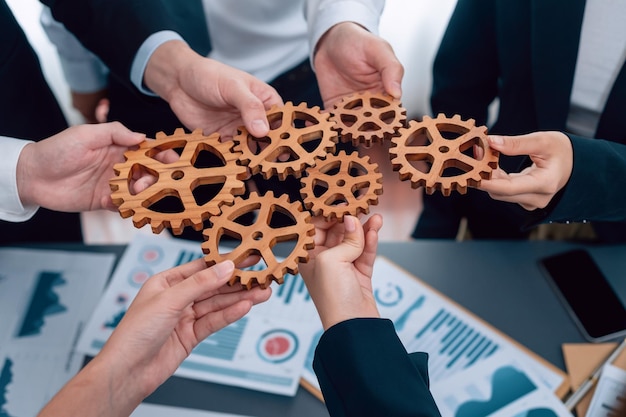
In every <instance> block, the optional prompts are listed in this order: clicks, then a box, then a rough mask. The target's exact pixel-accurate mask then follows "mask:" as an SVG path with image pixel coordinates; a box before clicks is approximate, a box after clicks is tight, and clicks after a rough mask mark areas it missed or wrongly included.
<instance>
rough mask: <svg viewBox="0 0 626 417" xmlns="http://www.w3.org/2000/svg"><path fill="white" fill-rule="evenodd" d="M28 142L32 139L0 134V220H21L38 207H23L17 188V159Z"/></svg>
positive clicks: (30, 214)
mask: <svg viewBox="0 0 626 417" xmlns="http://www.w3.org/2000/svg"><path fill="white" fill-rule="evenodd" d="M29 143H32V141H29V140H21V139H14V138H7V137H4V136H0V161H2V163H0V220H6V221H10V222H23V221H26V220H28V219H30V218H31V217H33V216H34V215H35V213H36V212H37V210H38V209H39V207H37V206H34V207H24V206H23V205H22V202H21V201H20V196H19V193H18V190H17V161H18V160H19V158H20V153H21V152H22V149H24V146H26V145H28V144H29Z"/></svg>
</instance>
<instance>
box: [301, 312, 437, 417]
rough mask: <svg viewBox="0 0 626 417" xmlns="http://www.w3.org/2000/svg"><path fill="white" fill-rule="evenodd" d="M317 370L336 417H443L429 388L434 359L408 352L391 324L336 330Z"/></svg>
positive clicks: (356, 323) (324, 340) (321, 350)
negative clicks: (430, 364)
mask: <svg viewBox="0 0 626 417" xmlns="http://www.w3.org/2000/svg"><path fill="white" fill-rule="evenodd" d="M313 369H314V370H315V374H316V375H317V379H318V381H319V383H320V387H321V389H322V393H323V395H324V401H325V402H326V407H327V408H328V411H329V413H330V415H331V416H332V417H348V416H354V417H368V416H372V417H381V416H385V417H386V416H389V417H391V416H393V417H402V416H407V417H408V416H411V417H433V416H440V414H439V410H438V409H437V406H436V404H435V402H434V400H433V397H432V395H431V394H430V390H429V388H428V355H427V354H426V353H415V354H411V355H409V354H407V352H406V350H405V348H404V346H403V345H402V343H401V342H400V339H398V336H397V334H396V331H395V328H394V327H393V323H392V322H391V321H390V320H386V319H353V320H347V321H344V322H341V323H339V324H336V325H335V326H333V327H331V328H330V329H328V330H327V331H326V332H324V334H323V335H322V337H321V338H320V341H319V343H318V345H317V348H316V350H315V358H314V360H313Z"/></svg>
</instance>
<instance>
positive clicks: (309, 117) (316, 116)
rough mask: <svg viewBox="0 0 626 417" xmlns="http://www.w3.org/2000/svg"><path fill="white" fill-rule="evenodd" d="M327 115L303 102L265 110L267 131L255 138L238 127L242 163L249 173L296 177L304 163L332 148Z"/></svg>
mask: <svg viewBox="0 0 626 417" xmlns="http://www.w3.org/2000/svg"><path fill="white" fill-rule="evenodd" d="M328 118H329V115H328V114H323V113H321V112H320V109H319V107H312V108H309V107H307V106H306V103H300V104H299V105H297V106H294V105H293V104H292V103H291V102H287V103H286V104H285V105H284V106H283V107H277V106H274V107H272V108H271V109H270V110H269V111H268V112H267V120H268V121H269V123H270V132H269V134H268V135H267V136H266V137H264V138H256V137H254V136H252V135H251V134H250V133H248V131H247V130H246V128H245V127H241V128H240V133H239V134H237V135H236V136H235V138H234V140H235V142H236V143H237V145H236V146H235V150H236V151H237V152H241V154H242V156H241V161H242V163H243V164H245V165H247V166H248V168H249V169H250V171H251V172H252V174H253V175H254V174H258V173H262V174H263V178H265V179H268V178H270V177H272V176H274V175H277V176H278V178H279V179H280V180H285V178H286V177H287V176H288V175H293V176H295V177H296V178H300V177H301V176H302V173H303V171H304V170H305V169H306V168H307V167H310V166H313V165H315V158H323V157H325V156H326V154H327V153H328V152H332V151H334V149H335V143H336V142H337V132H335V131H334V130H333V123H332V122H330V121H329V120H328Z"/></svg>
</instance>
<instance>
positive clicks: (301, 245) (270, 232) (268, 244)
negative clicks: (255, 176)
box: [202, 192, 315, 289]
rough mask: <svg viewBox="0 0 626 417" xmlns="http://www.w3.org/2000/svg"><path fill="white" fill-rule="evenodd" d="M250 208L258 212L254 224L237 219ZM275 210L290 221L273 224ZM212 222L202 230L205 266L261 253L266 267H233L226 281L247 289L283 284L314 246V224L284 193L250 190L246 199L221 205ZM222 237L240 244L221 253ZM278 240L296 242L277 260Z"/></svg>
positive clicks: (306, 258) (236, 262) (279, 241)
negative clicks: (244, 223)
mask: <svg viewBox="0 0 626 417" xmlns="http://www.w3.org/2000/svg"><path fill="white" fill-rule="evenodd" d="M253 211H256V212H257V216H256V220H255V222H254V223H253V224H251V225H249V226H246V225H243V224H241V223H239V222H238V219H239V218H240V217H241V216H243V215H245V214H247V213H250V212H253ZM276 212H279V213H281V214H282V215H284V216H287V217H289V218H290V219H291V220H292V222H293V224H292V225H288V226H284V227H272V226H271V219H272V217H273V215H274V214H275V213H276ZM211 222H212V223H213V226H212V227H211V228H208V229H205V230H204V238H205V239H206V240H205V242H204V243H202V251H203V252H204V253H205V254H206V256H205V257H204V260H205V261H206V263H207V265H208V266H211V265H214V264H216V263H217V262H220V261H223V260H226V259H230V260H232V261H233V262H234V263H235V265H237V264H239V263H240V262H242V261H244V260H246V259H247V258H248V257H249V256H252V255H258V256H260V257H261V259H262V261H263V262H264V263H265V266H266V268H263V269H261V270H257V269H255V268H254V267H253V268H250V269H247V270H243V269H235V273H234V275H233V277H232V278H231V280H230V281H229V283H230V284H231V285H232V284H234V283H236V282H241V284H242V285H243V286H244V287H246V288H248V289H250V288H252V286H253V285H255V284H256V285H259V286H260V287H262V288H267V287H268V286H269V285H270V284H271V283H272V280H273V281H276V282H278V283H279V284H282V283H283V277H284V275H285V274H286V273H290V274H294V275H295V274H297V273H298V263H299V262H307V261H308V260H309V255H308V252H307V251H308V250H310V249H313V247H314V246H315V243H314V240H313V236H314V234H315V227H314V226H313V224H311V214H310V213H309V212H307V211H303V210H302V204H301V203H300V202H295V203H291V202H290V201H289V198H288V197H287V196H286V195H282V196H279V197H274V195H273V194H272V193H271V192H269V193H268V194H266V195H265V196H259V195H258V194H257V193H254V192H253V193H251V194H250V197H249V198H248V199H243V198H240V197H238V198H237V199H236V200H235V204H233V205H232V206H230V207H224V208H223V210H222V213H221V214H220V215H219V216H215V217H212V218H211ZM223 236H229V237H231V238H234V239H236V240H237V241H239V242H240V243H239V244H238V245H237V246H236V248H234V249H233V250H232V251H231V252H228V253H224V254H221V253H220V240H221V238H222V237H223ZM281 242H295V243H294V244H293V249H292V251H291V253H290V254H289V255H288V256H287V257H285V258H283V260H281V261H279V260H278V259H277V257H276V256H275V255H274V253H273V252H272V248H273V247H274V246H275V245H276V244H278V243H281ZM257 265H258V264H257Z"/></svg>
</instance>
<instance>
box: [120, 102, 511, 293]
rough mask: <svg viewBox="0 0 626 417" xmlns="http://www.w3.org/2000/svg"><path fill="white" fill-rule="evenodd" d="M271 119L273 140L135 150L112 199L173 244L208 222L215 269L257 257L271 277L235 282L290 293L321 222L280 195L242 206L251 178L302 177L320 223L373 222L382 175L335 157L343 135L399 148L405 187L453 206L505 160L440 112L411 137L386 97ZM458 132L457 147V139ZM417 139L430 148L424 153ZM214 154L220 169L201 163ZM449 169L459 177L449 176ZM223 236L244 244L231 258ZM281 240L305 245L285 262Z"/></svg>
mask: <svg viewBox="0 0 626 417" xmlns="http://www.w3.org/2000/svg"><path fill="white" fill-rule="evenodd" d="M267 117H268V120H269V122H270V132H269V134H268V135H267V136H266V137H263V138H255V137H252V136H251V135H250V134H249V133H248V132H247V130H246V129H245V128H244V127H241V128H240V129H239V134H238V135H236V136H235V138H234V141H233V142H227V143H224V142H221V141H220V136H219V134H218V133H214V134H212V135H209V136H205V135H203V134H202V132H201V131H200V130H196V131H194V132H193V133H185V132H184V131H183V129H177V130H176V131H175V132H174V134H173V135H171V136H167V135H165V134H164V133H162V132H161V133H159V134H157V136H156V139H155V140H146V141H144V142H142V143H141V144H140V145H139V148H138V149H136V150H129V151H127V152H126V153H125V154H124V156H125V158H126V160H125V162H123V163H120V164H116V165H115V166H114V171H115V175H116V176H115V177H114V178H112V179H111V180H110V186H111V197H112V199H113V202H114V204H116V205H117V206H118V209H119V212H120V214H121V216H122V217H124V218H127V217H130V216H133V224H134V225H135V227H138V228H139V227H143V226H144V225H146V224H148V223H150V225H151V227H152V231H153V232H154V233H160V232H161V231H162V230H163V228H165V227H169V228H171V229H172V232H173V233H174V234H180V233H182V231H183V229H184V227H186V226H192V227H193V228H194V229H195V230H201V229H202V227H203V226H204V222H205V221H206V220H209V221H210V222H211V224H212V226H211V227H209V228H207V229H205V230H204V233H203V235H204V237H205V239H206V240H205V242H203V243H202V245H201V247H202V251H203V253H204V254H205V258H204V259H205V262H206V263H207V265H209V266H210V265H213V264H215V263H217V262H219V261H221V260H225V259H231V260H232V261H233V262H235V264H239V263H240V262H242V261H244V260H245V259H247V258H248V257H249V256H251V255H257V256H259V257H260V258H261V260H262V263H264V264H265V268H262V269H261V270H259V268H255V267H253V268H247V269H245V270H244V269H236V270H235V274H234V276H233V278H232V279H231V280H230V284H234V283H236V282H241V284H242V285H243V286H244V287H245V288H248V289H249V288H252V287H253V286H255V285H258V286H261V287H263V288H266V287H267V286H269V285H270V284H271V282H272V281H276V282H278V283H279V284H280V283H282V282H283V276H284V275H285V274H286V273H291V274H296V273H297V267H298V263H299V262H307V261H308V253H307V251H308V250H310V249H312V248H313V247H314V240H313V235H314V234H315V228H314V226H313V225H312V224H311V213H309V212H308V211H303V207H302V204H301V203H300V202H294V203H291V202H290V201H289V199H288V197H287V196H286V195H283V196H279V197H275V196H274V195H273V193H271V192H270V193H268V194H266V195H264V196H259V195H258V194H256V193H251V195H250V197H249V198H247V199H244V198H242V197H236V196H238V195H241V194H243V193H244V192H245V185H244V180H246V179H248V178H249V177H250V175H253V174H258V173H261V174H262V175H263V177H264V178H265V179H268V178H270V177H272V176H274V175H276V176H277V177H278V178H279V179H280V180H284V179H286V177H287V176H289V175H293V176H295V177H296V178H302V180H301V182H302V187H303V188H302V190H301V195H302V198H303V200H304V206H305V207H306V209H307V210H310V211H311V212H312V213H313V215H315V216H318V215H320V214H321V215H322V216H324V217H325V218H326V219H339V220H340V221H342V220H343V217H344V216H345V215H346V214H350V215H354V216H357V215H359V214H367V213H368V212H369V205H375V204H378V195H380V194H382V174H381V173H380V172H379V170H378V165H377V164H375V163H371V162H370V160H369V157H360V156H359V155H358V153H357V152H352V153H351V154H346V153H345V151H342V152H340V153H339V154H338V155H333V154H332V152H334V150H335V144H336V142H337V141H338V134H339V133H340V134H341V136H342V140H343V141H346V142H347V141H352V143H353V144H354V145H360V144H362V145H365V146H366V147H369V146H370V145H371V144H372V143H376V142H378V143H382V142H383V141H384V140H390V141H391V145H390V150H389V153H390V159H391V163H392V166H393V169H394V170H395V171H399V175H400V179H401V180H403V181H404V180H410V181H411V186H412V187H413V188H418V187H420V186H423V187H425V188H426V193H428V194H432V193H433V192H434V191H435V190H436V189H440V190H441V191H442V193H443V194H444V195H446V196H448V195H450V193H451V192H452V191H453V190H457V191H459V192H460V193H461V194H464V193H465V192H467V187H468V186H469V187H473V186H477V185H479V183H480V181H481V179H486V178H490V177H491V173H492V170H493V169H496V168H497V166H498V156H499V154H498V152H497V151H495V150H493V149H491V148H490V147H489V146H488V143H487V136H486V135H487V128H486V127H484V126H483V127H476V126H475V125H474V121H473V120H471V119H470V120H467V121H463V120H461V118H460V116H458V115H456V116H454V117H452V118H447V117H445V116H444V115H441V114H440V115H439V116H437V118H435V119H432V118H430V117H427V116H426V117H424V119H423V120H422V121H421V122H415V121H411V122H410V123H409V125H408V127H405V122H406V110H405V109H403V108H402V106H401V105H400V102H399V101H398V100H395V99H393V98H391V97H390V96H387V95H384V94H372V93H369V92H365V93H360V94H355V95H352V96H348V97H346V98H344V99H343V100H341V102H340V103H338V104H337V105H336V106H335V112H334V114H333V115H332V116H330V115H329V114H326V113H321V112H320V109H319V107H313V108H308V107H307V106H306V103H301V104H300V105H298V106H294V105H293V104H292V103H291V102H288V103H286V104H285V106H283V107H276V106H275V107H272V108H271V109H270V110H269V111H268V112H267ZM451 134H452V135H456V137H455V138H450V135H451ZM419 139H426V142H428V143H417V142H418V140H419ZM474 146H477V147H479V148H481V149H482V152H480V154H482V157H481V158H475V157H472V156H470V155H473V153H471V151H472V149H471V148H473V147H474ZM174 150H179V151H180V157H179V158H178V159H177V160H176V161H175V162H162V160H164V159H166V157H170V156H171V155H167V154H163V152H164V151H168V152H174ZM205 152H206V153H209V154H210V155H212V156H213V159H214V160H215V161H217V162H211V163H209V164H206V163H205V164H199V163H198V164H197V162H198V159H199V156H200V154H203V153H205ZM162 155H165V156H163V157H162ZM203 156H204V155H203ZM414 163H430V165H431V167H430V169H429V170H421V169H418V168H417V167H416V166H415V165H414ZM196 165H198V166H196ZM207 165H208V167H205V166H207ZM216 165H217V166H216ZM448 168H453V169H455V170H456V172H461V173H460V174H459V175H448V176H446V175H445V174H446V172H445V171H446V170H447V169H448ZM146 173H147V174H150V175H152V176H153V177H154V178H156V182H155V183H154V184H152V185H150V186H148V187H147V188H146V189H145V190H143V191H141V192H138V193H134V192H132V191H131V185H132V183H133V181H134V179H135V178H137V177H139V176H140V175H143V174H146ZM207 185H208V186H212V187H214V189H215V187H219V190H218V191H217V192H216V193H215V195H214V196H213V197H212V198H211V199H210V200H209V201H207V202H200V201H204V200H200V199H197V198H196V196H195V194H194V191H196V189H197V188H198V187H201V186H207ZM172 197H173V198H175V199H178V200H179V201H180V203H181V205H182V208H181V209H179V210H178V211H175V210H171V209H159V208H158V205H159V204H158V203H160V202H161V201H162V200H163V199H165V198H172ZM205 199H206V198H205ZM172 211H175V212H172ZM250 212H255V213H256V214H257V216H256V220H255V222H254V223H253V224H251V225H244V224H242V223H243V221H242V222H239V219H240V218H241V217H242V216H244V215H246V214H248V213H250ZM275 215H280V216H283V217H286V218H287V219H290V220H289V221H288V223H290V224H289V225H288V226H285V227H273V226H272V224H273V223H272V221H271V220H272V218H273V217H274V216H275ZM281 224H282V223H281ZM224 236H229V237H230V238H233V239H235V240H238V241H240V244H239V245H238V246H237V247H236V248H235V249H233V250H232V251H230V252H228V253H225V254H221V253H220V252H219V251H220V249H221V248H220V240H221V239H222V237H224ZM280 242H291V243H294V242H295V243H294V244H293V250H292V252H291V253H290V254H289V255H288V256H287V257H286V258H283V260H282V261H279V260H278V259H277V257H276V256H274V254H273V252H272V248H273V247H274V246H275V245H276V244H278V243H280Z"/></svg>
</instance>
